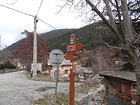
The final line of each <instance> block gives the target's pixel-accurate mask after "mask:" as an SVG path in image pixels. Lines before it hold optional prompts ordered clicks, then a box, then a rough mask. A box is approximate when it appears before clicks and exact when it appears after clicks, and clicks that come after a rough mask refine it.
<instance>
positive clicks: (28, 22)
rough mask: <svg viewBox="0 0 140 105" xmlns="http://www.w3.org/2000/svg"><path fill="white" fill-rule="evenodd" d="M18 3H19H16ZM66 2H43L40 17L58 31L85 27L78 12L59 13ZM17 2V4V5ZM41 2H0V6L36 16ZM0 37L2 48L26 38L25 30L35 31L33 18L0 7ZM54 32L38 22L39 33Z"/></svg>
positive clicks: (19, 0)
mask: <svg viewBox="0 0 140 105" xmlns="http://www.w3.org/2000/svg"><path fill="white" fill-rule="evenodd" d="M16 1H17V2H16ZM63 1H64V0H43V3H42V6H41V8H40V11H39V13H38V17H39V18H40V19H42V20H43V21H45V22H47V23H49V24H51V25H52V26H53V27H55V28H56V29H63V28H80V27H82V26H84V25H85V23H83V22H82V20H81V19H80V18H79V17H78V13H77V12H76V11H72V10H69V8H64V9H63V10H62V11H61V12H60V13H57V11H58V10H59V9H60V7H59V6H61V5H63V4H64V2H63ZM15 2H16V3H15ZM40 2H41V0H0V4H3V5H6V6H8V7H10V8H14V9H17V10H19V11H23V12H25V13H28V14H31V15H35V14H36V13H37V10H38V8H39V5H40ZM0 13H1V15H0V16H1V17H0V36H1V42H0V45H1V47H5V46H9V45H11V44H13V43H15V42H16V41H18V40H20V39H22V38H24V37H25V35H23V34H21V32H23V31H24V30H25V29H26V30H28V31H30V32H32V31H33V30H34V22H33V17H30V16H27V15H24V14H21V13H18V12H15V11H12V10H10V9H7V8H4V7H1V6H0ZM51 30H53V29H52V28H51V27H49V26H48V25H46V24H44V23H42V22H40V21H39V22H38V23H37V32H38V33H44V32H48V31H51Z"/></svg>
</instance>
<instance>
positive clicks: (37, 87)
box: [0, 71, 69, 105]
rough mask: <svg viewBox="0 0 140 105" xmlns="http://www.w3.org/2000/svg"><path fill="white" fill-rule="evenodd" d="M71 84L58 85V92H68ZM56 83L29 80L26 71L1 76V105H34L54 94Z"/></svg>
mask: <svg viewBox="0 0 140 105" xmlns="http://www.w3.org/2000/svg"><path fill="white" fill-rule="evenodd" d="M68 88H69V83H58V92H68ZM54 90H55V82H45V81H44V82H42V81H33V80H28V79H27V78H26V76H25V75H24V71H19V72H12V73H5V74H0V105H34V104H33V100H37V99H40V98H42V97H43V95H45V94H46V93H49V94H53V93H54Z"/></svg>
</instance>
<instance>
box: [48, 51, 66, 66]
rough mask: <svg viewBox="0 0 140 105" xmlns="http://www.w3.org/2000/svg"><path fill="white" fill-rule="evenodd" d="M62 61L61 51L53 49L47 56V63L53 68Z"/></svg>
mask: <svg viewBox="0 0 140 105" xmlns="http://www.w3.org/2000/svg"><path fill="white" fill-rule="evenodd" d="M63 60H64V54H63V52H62V51H61V50H58V49H54V50H52V51H51V53H50V55H49V62H50V64H51V65H52V66H53V67H56V68H57V67H59V66H60V65H61V64H62V62H63Z"/></svg>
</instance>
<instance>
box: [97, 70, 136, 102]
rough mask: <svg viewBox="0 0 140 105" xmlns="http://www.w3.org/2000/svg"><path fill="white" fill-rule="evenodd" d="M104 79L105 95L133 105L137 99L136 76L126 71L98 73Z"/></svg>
mask: <svg viewBox="0 0 140 105" xmlns="http://www.w3.org/2000/svg"><path fill="white" fill-rule="evenodd" d="M99 75H100V76H103V77H104V78H105V82H106V89H107V94H108V95H110V94H113V95H114V96H115V97H118V98H119V99H121V100H124V101H126V102H129V103H131V102H132V103H133V104H135V103H136V101H137V99H138V97H137V89H136V74H135V72H128V71H104V72H100V73H99Z"/></svg>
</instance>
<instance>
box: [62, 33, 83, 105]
mask: <svg viewBox="0 0 140 105" xmlns="http://www.w3.org/2000/svg"><path fill="white" fill-rule="evenodd" d="M82 48H83V45H82V44H81V43H78V44H75V34H72V35H71V36H70V45H68V46H67V53H66V54H65V56H64V57H65V59H67V60H70V61H71V63H72V68H71V69H70V98H69V101H70V105H74V91H75V90H74V77H75V65H74V62H75V61H77V60H78V54H76V53H75V52H78V51H80V50H81V49H82Z"/></svg>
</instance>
